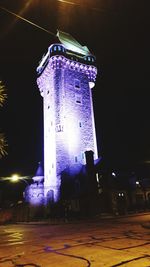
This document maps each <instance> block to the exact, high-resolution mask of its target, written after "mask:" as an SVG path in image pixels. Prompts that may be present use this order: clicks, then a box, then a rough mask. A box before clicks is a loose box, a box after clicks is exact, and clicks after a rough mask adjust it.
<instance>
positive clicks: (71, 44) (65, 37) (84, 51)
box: [56, 30, 91, 56]
mask: <svg viewBox="0 0 150 267" xmlns="http://www.w3.org/2000/svg"><path fill="white" fill-rule="evenodd" d="M56 36H57V37H58V39H59V41H60V42H61V43H62V44H63V45H64V46H65V48H66V49H67V50H69V51H72V52H75V53H79V54H81V55H85V56H87V55H91V53H90V51H89V49H88V48H87V46H82V45H81V44H79V43H78V42H77V41H76V40H75V39H74V37H72V36H71V35H70V34H69V33H66V32H62V31H59V30H58V31H57V34H56Z"/></svg>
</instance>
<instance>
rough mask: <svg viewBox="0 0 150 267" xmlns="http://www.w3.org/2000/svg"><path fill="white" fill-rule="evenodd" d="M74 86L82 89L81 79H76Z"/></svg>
mask: <svg viewBox="0 0 150 267" xmlns="http://www.w3.org/2000/svg"><path fill="white" fill-rule="evenodd" d="M74 86H75V88H76V89H80V81H79V80H77V79H75V80H74Z"/></svg>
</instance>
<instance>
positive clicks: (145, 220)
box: [0, 214, 150, 267]
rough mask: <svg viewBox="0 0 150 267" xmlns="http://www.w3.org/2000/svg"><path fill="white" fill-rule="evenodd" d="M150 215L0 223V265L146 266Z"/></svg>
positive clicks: (149, 256)
mask: <svg viewBox="0 0 150 267" xmlns="http://www.w3.org/2000/svg"><path fill="white" fill-rule="evenodd" d="M149 226H150V215H149V214H146V215H141V216H133V217H122V218H114V219H111V218H110V219H100V218H99V219H97V220H93V221H82V222H76V223H73V222H72V223H65V224H64V223H63V224H58V225H50V224H38V225H34V224H28V225H27V224H26V225H25V224H19V225H17V224H16V225H15V224H14V225H2V226H0V267H25V266H26V267H31V266H34V267H51V266H52V267H62V266H63V267H101V266H102V267H103V266H107V267H115V266H122V267H125V266H128V267H133V266H136V267H143V266H144V267H149V266H150V227H149Z"/></svg>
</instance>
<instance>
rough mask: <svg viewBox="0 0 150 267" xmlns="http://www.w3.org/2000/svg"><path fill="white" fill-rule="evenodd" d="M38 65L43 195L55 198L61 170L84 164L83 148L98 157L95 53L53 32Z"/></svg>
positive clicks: (61, 33) (57, 195) (56, 198)
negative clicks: (42, 110)
mask: <svg viewBox="0 0 150 267" xmlns="http://www.w3.org/2000/svg"><path fill="white" fill-rule="evenodd" d="M57 38H58V41H57V42H56V43H54V44H52V45H51V46H50V47H49V48H48V52H47V54H46V55H45V56H44V57H43V58H42V60H41V62H40V64H39V66H38V68H37V73H38V78H37V84H38V87H39V90H40V93H41V95H42V97H43V109H44V195H45V197H49V198H53V200H54V201H57V200H58V198H59V188H60V181H61V172H62V171H63V170H64V169H65V168H67V167H68V166H73V165H75V164H76V165H78V164H82V165H83V164H85V158H84V152H85V151H88V150H92V151H93V152H94V159H97V158H98V154H97V142H96V133H95V122H94V113H93V104H92V93H91V88H92V87H94V84H95V79H96V74H97V68H96V67H95V57H94V56H93V55H92V54H91V53H90V51H89V50H88V48H87V47H85V46H81V45H80V44H79V43H78V42H77V41H76V40H75V39H74V38H73V37H72V36H70V35H69V34H67V33H64V32H60V31H58V32H57Z"/></svg>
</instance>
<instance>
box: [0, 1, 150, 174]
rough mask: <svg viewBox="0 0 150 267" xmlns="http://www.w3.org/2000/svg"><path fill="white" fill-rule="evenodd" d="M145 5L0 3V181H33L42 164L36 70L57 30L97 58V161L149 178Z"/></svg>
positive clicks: (41, 113) (149, 148)
mask: <svg viewBox="0 0 150 267" xmlns="http://www.w3.org/2000/svg"><path fill="white" fill-rule="evenodd" d="M12 2H13V3H12ZM148 2H149V1H144V0H141V1H127V0H122V1H120V0H107V1H106V0H95V1H91V0H68V1H67V0H66V1H63V0H28V1H27V0H26V1H24V0H22V1H20V0H13V1H10V0H1V1H0V6H1V8H0V63H1V64H0V79H1V80H2V81H3V83H4V84H5V85H6V88H7V95H8V99H7V102H6V103H5V105H4V107H3V109H1V110H0V129H1V131H3V132H4V133H5V135H6V138H7V142H8V156H7V157H5V158H3V159H1V160H0V176H5V175H10V174H12V173H14V172H15V173H16V172H17V173H20V174H21V175H29V174H34V172H35V170H36V167H37V165H38V162H39V161H43V107H42V97H41V96H40V93H39V90H38V87H37V84H36V68H37V66H38V64H39V61H40V60H41V58H42V56H43V54H45V53H46V52H47V48H48V47H49V46H50V45H51V44H52V43H53V40H54V35H55V34H56V32H57V29H59V30H61V31H65V32H68V33H69V34H71V35H72V36H73V37H74V38H75V39H76V40H77V41H78V42H79V43H80V44H82V45H86V46H87V47H88V48H89V50H90V51H91V52H92V53H93V54H94V55H95V56H96V58H97V68H98V76H97V82H96V86H95V88H94V89H93V102H94V111H95V123H96V131H97V142H98V150H99V156H102V159H103V161H104V163H105V166H106V168H109V169H113V170H118V169H120V170H128V169H129V170H134V171H136V172H138V173H139V174H140V175H143V177H144V176H149V170H150V167H149V166H150V104H149V99H150V98H149V88H150V86H149V84H150V81H149V80H150V73H149V72H150V67H149V56H148V55H149V50H150V43H149V25H150V24H149V20H150V19H149V8H148ZM4 9H7V10H4ZM9 11H10V12H13V13H15V14H18V15H20V16H22V17H23V18H25V19H27V20H29V21H31V22H33V23H35V24H37V25H38V26H40V27H43V28H44V29H46V30H48V31H49V32H50V33H48V32H46V31H44V30H41V29H39V28H38V27H36V26H34V25H31V24H29V23H28V22H25V21H23V20H21V19H19V18H17V17H16V16H15V15H12V14H10V13H9ZM51 33H52V34H51ZM141 170H142V172H141ZM149 177H150V176H149Z"/></svg>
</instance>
